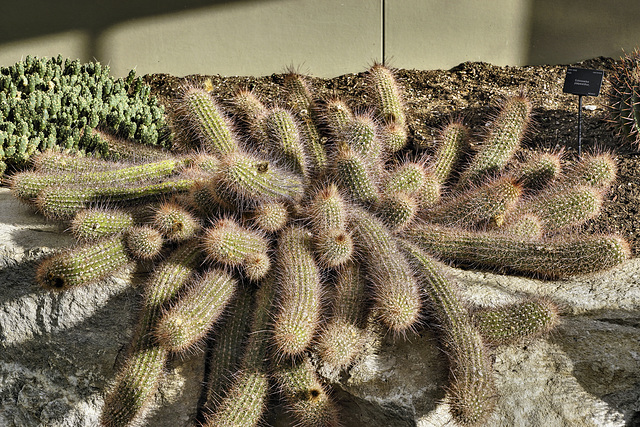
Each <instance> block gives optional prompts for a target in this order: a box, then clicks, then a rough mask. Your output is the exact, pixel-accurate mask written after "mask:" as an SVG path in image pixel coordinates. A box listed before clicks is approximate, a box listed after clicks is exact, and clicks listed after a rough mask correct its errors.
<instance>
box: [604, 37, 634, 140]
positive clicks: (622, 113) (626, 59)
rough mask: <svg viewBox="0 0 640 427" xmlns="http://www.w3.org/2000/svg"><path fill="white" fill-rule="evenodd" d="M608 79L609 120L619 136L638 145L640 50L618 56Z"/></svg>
mask: <svg viewBox="0 0 640 427" xmlns="http://www.w3.org/2000/svg"><path fill="white" fill-rule="evenodd" d="M609 80H610V81H611V89H610V91H609V100H608V103H609V118H610V122H611V124H612V126H613V128H614V129H615V130H616V131H617V132H618V134H619V135H620V137H622V138H623V139H624V140H626V141H628V142H629V143H631V144H635V145H636V148H637V147H640V51H638V50H637V49H636V50H634V51H633V52H632V53H629V54H626V55H625V56H623V57H622V58H620V62H619V63H618V64H617V65H616V67H615V69H614V71H613V72H612V73H611V76H610V77H609Z"/></svg>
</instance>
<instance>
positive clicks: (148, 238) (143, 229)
mask: <svg viewBox="0 0 640 427" xmlns="http://www.w3.org/2000/svg"><path fill="white" fill-rule="evenodd" d="M125 239H126V245H127V251H128V253H129V255H131V257H132V258H134V259H138V260H149V259H153V258H155V257H157V256H158V255H159V254H160V251H161V250H162V246H163V244H164V238H163V237H162V234H160V232H159V231H158V230H156V229H155V228H152V227H149V226H148V225H140V226H133V227H130V228H128V229H127V231H126V234H125Z"/></svg>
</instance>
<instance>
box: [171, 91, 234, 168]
mask: <svg viewBox="0 0 640 427" xmlns="http://www.w3.org/2000/svg"><path fill="white" fill-rule="evenodd" d="M178 111H179V114H180V116H181V118H182V119H183V120H185V122H186V123H187V126H188V127H189V128H190V129H191V130H192V131H193V132H194V133H195V134H196V136H197V138H198V140H199V141H200V144H201V145H202V147H203V148H204V149H205V150H207V151H209V152H210V153H212V154H215V155H226V154H229V153H232V152H234V151H236V150H237V149H238V143H237V141H236V139H235V136H234V134H233V132H232V130H231V125H230V123H229V121H228V119H227V118H226V116H225V115H224V113H223V111H222V109H221V108H220V106H219V105H218V104H217V103H216V102H215V101H214V100H213V98H212V97H211V95H210V94H209V92H207V91H206V90H205V89H199V88H196V87H186V88H184V90H183V93H182V95H181V96H180V98H179V101H178Z"/></svg>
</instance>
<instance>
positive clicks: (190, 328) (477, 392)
mask: <svg viewBox="0 0 640 427" xmlns="http://www.w3.org/2000/svg"><path fill="white" fill-rule="evenodd" d="M368 75H369V79H368V80H367V82H368V84H369V86H370V87H369V89H370V90H369V92H368V99H370V100H371V105H365V106H364V107H368V109H369V110H370V111H371V112H372V113H371V115H361V114H354V113H353V111H354V110H352V109H351V108H350V106H349V105H348V104H347V102H345V101H343V100H340V99H337V98H334V99H329V100H326V99H325V100H319V99H317V95H315V94H314V93H313V92H312V91H311V87H312V86H311V85H310V84H309V80H307V79H305V78H303V77H302V76H298V75H289V76H287V77H285V78H284V80H283V86H284V87H283V93H284V94H285V96H284V98H285V101H284V102H281V101H280V100H268V101H267V100H265V101H264V102H263V100H261V99H260V97H259V95H260V94H258V93H254V92H250V91H246V90H240V91H238V92H236V94H235V96H234V97H233V99H232V100H231V103H230V104H231V105H230V106H229V107H225V105H226V104H224V103H222V102H218V100H217V99H216V96H217V94H214V93H210V92H208V91H207V89H201V88H197V87H194V86H189V87H188V88H186V89H185V90H184V91H181V92H180V95H179V99H177V101H176V105H175V106H174V107H173V110H172V113H175V114H176V115H177V116H178V118H179V119H180V120H177V121H176V125H177V126H178V127H180V129H178V130H177V135H180V138H181V142H182V144H183V145H184V147H191V148H190V149H191V152H190V154H188V155H186V156H185V155H184V154H182V155H180V156H178V155H177V154H170V153H166V152H156V153H155V154H150V155H149V159H148V160H145V161H142V162H138V163H135V162H132V161H124V162H116V161H101V160H96V159H94V158H89V157H83V156H71V155H69V154H52V153H49V152H46V153H43V154H41V155H39V156H37V157H36V158H35V160H34V165H35V170H34V171H29V172H23V173H21V174H16V175H14V176H13V177H12V179H11V182H12V187H13V191H14V194H15V195H16V196H17V197H18V198H20V199H21V200H24V201H25V202H28V203H31V204H32V205H33V206H34V207H35V208H36V209H38V210H39V211H40V212H41V213H42V214H44V215H46V216H47V217H50V218H53V219H59V220H67V219H71V218H74V220H73V230H74V233H75V234H76V235H77V237H78V240H82V241H83V242H85V243H82V245H80V246H78V247H77V248H76V249H71V250H68V251H64V252H61V253H60V254H56V255H53V256H51V257H49V258H47V259H46V260H45V261H43V263H42V264H41V266H40V268H39V273H38V280H39V282H40V283H41V284H42V285H43V286H45V287H47V288H54V289H66V288H68V287H71V286H78V285H82V284H84V283H91V282H94V281H97V280H100V279H102V278H104V277H106V276H107V275H109V274H111V273H112V272H114V271H116V270H117V269H119V268H121V267H122V266H123V265H125V264H128V263H130V262H131V261H132V260H133V261H135V262H141V263H143V265H145V266H148V265H150V264H154V265H156V268H155V270H154V272H153V273H152V274H150V275H149V277H148V280H147V284H146V286H145V296H144V299H143V301H142V304H141V305H142V307H141V309H140V312H141V315H140V323H139V326H138V328H137V332H136V336H135V337H134V342H133V345H132V350H131V353H130V355H129V358H128V361H127V362H126V363H125V364H124V365H123V367H122V369H121V373H120V374H119V375H118V378H117V380H116V385H115V386H114V388H113V390H112V391H111V392H110V393H109V395H108V396H107V399H106V402H107V404H106V405H105V410H104V414H103V417H102V422H103V424H105V425H114V426H115V425H121V426H124V425H131V423H135V422H138V420H140V419H142V418H143V416H144V413H145V409H146V407H147V406H148V401H149V399H150V397H151V396H152V395H153V393H155V390H156V389H157V385H158V382H159V381H160V373H161V372H162V368H163V366H164V363H165V362H166V360H167V358H168V357H170V356H171V354H173V353H182V352H184V351H185V350H187V349H198V348H199V347H201V345H202V342H203V337H204V336H205V335H207V334H208V333H209V332H211V333H212V335H213V336H214V337H215V338H214V351H213V355H214V356H212V359H211V363H213V364H215V365H216V366H215V367H213V368H212V370H211V372H212V374H211V377H210V378H209V381H208V385H207V387H208V390H207V393H206V395H207V403H206V408H207V409H206V414H204V417H203V418H204V419H205V425H208V426H214V425H216V426H217V425H225V426H226V425H229V426H233V425H238V426H255V425H260V423H261V422H264V419H263V418H264V413H265V411H266V410H267V404H268V402H269V395H270V390H273V387H274V386H277V387H278V389H279V390H280V391H281V392H282V393H281V397H282V398H283V400H284V401H285V403H286V405H287V406H288V407H289V409H290V411H291V413H292V415H293V417H294V418H295V419H296V422H298V423H300V425H314V426H315V425H329V426H331V425H334V424H335V421H336V414H335V408H333V406H332V405H331V403H330V401H329V399H328V396H327V393H326V392H327V389H326V388H325V385H324V384H323V383H322V380H321V379H320V378H319V377H318V375H317V374H316V368H317V366H316V365H315V363H316V362H317V363H318V364H320V365H322V366H323V367H324V368H329V370H331V371H334V372H335V371H339V370H342V369H349V368H350V367H351V366H352V365H353V364H354V363H356V361H357V359H358V356H359V355H360V354H361V351H362V350H363V348H364V347H365V346H364V345H363V344H364V343H365V341H366V340H368V339H370V338H371V337H372V336H373V334H375V333H377V332H379V333H382V334H385V333H390V334H392V335H394V336H395V337H396V338H398V339H399V338H402V337H404V336H408V335H411V334H412V333H413V332H414V331H416V330H418V329H419V328H421V327H423V326H424V325H423V324H422V322H421V320H423V319H426V318H427V312H429V313H431V314H433V318H434V319H435V322H436V323H437V324H438V329H437V330H438V333H439V335H440V344H441V346H442V347H443V348H445V349H446V351H445V353H446V354H447V357H448V358H449V366H450V369H451V379H450V385H449V387H448V388H447V397H446V401H447V402H448V403H449V405H450V408H451V413H452V416H453V418H454V419H455V421H456V422H457V423H459V424H462V425H480V424H482V423H483V422H485V421H486V420H487V419H488V417H489V416H490V415H491V413H492V409H493V407H494V406H495V399H496V398H497V397H496V392H495V388H494V385H493V379H492V374H491V372H492V370H491V365H490V357H489V352H490V348H489V347H487V346H486V345H485V343H484V341H483V340H485V339H486V340H487V341H488V342H489V343H492V344H493V343H498V344H499V343H500V342H506V339H505V340H503V341H500V340H501V339H502V338H500V339H498V338H490V334H491V333H493V332H495V331H499V330H513V331H514V332H513V334H512V336H511V338H518V337H521V336H525V335H531V334H532V332H531V331H532V330H533V329H536V328H537V329H536V331H537V332H535V333H534V334H539V333H544V331H546V330H548V329H550V328H551V327H553V325H555V323H556V321H555V320H553V319H555V317H553V319H552V320H549V321H546V323H545V322H544V321H542V320H540V319H543V318H544V314H540V313H542V311H544V308H545V307H547V309H548V310H547V311H548V312H551V311H553V310H552V309H551V308H549V307H552V306H551V305H547V306H545V307H542V306H539V307H538V308H539V310H538V309H536V308H535V307H534V306H531V307H529V306H525V305H521V306H519V307H516V308H509V307H507V308H503V309H502V311H501V312H496V313H495V315H491V316H492V317H491V316H490V315H489V314H486V315H485V314H482V313H484V312H483V311H482V310H476V309H475V308H473V307H469V306H468V305H467V303H465V302H463V300H462V298H460V296H459V295H458V293H457V290H456V287H455V283H453V282H451V281H450V280H449V279H448V278H446V277H445V276H443V275H442V273H441V270H440V268H439V267H438V264H437V262H436V261H434V257H435V258H439V259H441V260H443V261H447V262H451V263H457V264H460V265H465V266H473V267H476V268H486V269H490V270H502V271H506V272H510V273H512V272H515V273H518V274H528V275H533V276H538V277H543V278H545V277H559V276H562V277H564V276H569V275H575V274H586V273H591V272H594V271H599V270H603V269H607V268H610V267H613V266H616V265H618V264H620V263H621V262H623V261H624V260H625V259H627V258H628V256H629V250H628V247H627V244H626V242H625V241H624V240H623V239H621V238H620V237H617V236H609V235H585V234H583V233H581V232H580V230H579V229H578V228H577V227H576V226H577V225H579V224H581V223H582V222H584V220H585V219H587V218H591V217H593V216H594V215H596V214H597V212H598V207H599V206H600V202H601V201H602V198H603V197H604V195H605V194H606V191H607V188H608V187H609V186H610V185H611V183H612V182H613V180H614V179H615V162H614V161H613V159H612V157H611V156H609V155H606V154H600V155H590V156H585V157H584V158H583V159H582V160H581V161H580V162H574V163H572V164H569V165H567V164H563V163H562V162H561V159H560V157H559V156H558V155H555V154H552V155H542V154H539V153H532V154H531V155H530V156H528V157H523V156H522V155H521V153H518V152H517V151H518V146H519V144H520V141H521V139H522V137H523V135H524V131H525V128H526V127H527V124H528V122H529V113H530V110H531V105H530V103H529V101H527V100H526V99H525V98H524V97H522V96H517V97H513V98H509V99H507V100H506V101H505V102H504V105H503V107H502V109H501V112H500V113H499V114H498V116H497V117H496V119H495V120H494V122H493V125H492V127H491V129H490V131H489V133H488V135H487V136H486V137H485V139H484V141H483V142H482V144H481V148H480V150H479V151H478V152H477V153H475V155H473V156H471V159H470V160H469V161H468V162H467V163H465V162H464V159H465V158H464V156H463V154H462V152H463V149H464V147H465V146H466V144H467V139H468V135H469V134H470V133H471V132H470V131H469V130H468V129H467V128H466V127H465V126H464V125H463V124H462V123H460V122H454V123H451V124H449V125H448V126H446V127H445V128H444V129H443V130H442V132H441V135H440V138H439V142H440V144H439V145H438V146H436V147H431V151H428V152H410V151H411V150H412V147H411V141H410V140H409V139H408V137H407V136H408V135H410V132H409V129H408V125H407V123H409V122H410V121H409V120H408V119H407V117H408V114H411V112H408V111H406V110H405V107H404V105H403V102H402V91H401V89H400V88H401V85H400V84H398V82H397V81H396V78H395V75H394V73H392V72H391V71H390V70H388V69H386V68H384V67H381V66H379V65H377V66H374V67H372V69H371V70H370V71H369V72H368ZM355 111H359V110H355ZM13 126H17V125H13ZM314 132H316V133H318V137H319V139H318V140H315V139H314V138H316V136H315V134H314ZM105 138H106V137H105ZM106 139H108V138H106ZM394 141H395V142H394ZM401 148H402V150H403V151H406V153H405V152H403V153H400V154H396V152H397V151H398V150H400V149H401ZM461 165H462V166H461ZM566 189H569V190H566ZM96 205H97V206H100V209H94V208H95V206H96ZM198 277H199V278H200V279H198ZM188 283H191V285H189V286H187V287H185V284H188ZM196 283H197V284H196ZM234 293H235V294H237V295H236V297H233V296H232V294H234ZM234 298H236V299H234ZM536 310H537V311H536ZM225 313H226V314H225ZM487 313H488V312H487ZM473 316H475V317H473ZM553 316H555V312H553ZM481 317H482V318H484V317H491V319H493V320H491V322H492V323H491V325H492V326H491V327H488V329H487V328H485V327H484V326H482V324H483V323H482V321H481V320H480V318H481ZM547 318H549V319H550V318H551V317H550V316H547ZM474 319H475V320H476V322H475V323H474V321H473V320H474ZM218 324H219V325H218ZM372 324H376V325H377V328H376V329H375V332H374V329H372V328H370V329H366V325H369V326H370V325H372ZM531 325H538V326H536V327H535V328H534V326H531ZM540 325H543V326H540ZM544 325H546V326H544ZM501 328H502V329H501ZM511 338H509V339H511ZM312 361H313V363H312ZM227 370H228V371H227ZM323 372H326V371H324V370H323Z"/></svg>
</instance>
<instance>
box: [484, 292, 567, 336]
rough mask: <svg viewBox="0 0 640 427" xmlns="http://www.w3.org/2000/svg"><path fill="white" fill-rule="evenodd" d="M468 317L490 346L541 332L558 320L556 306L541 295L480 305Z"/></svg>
mask: <svg viewBox="0 0 640 427" xmlns="http://www.w3.org/2000/svg"><path fill="white" fill-rule="evenodd" d="M472 318H473V322H474V324H475V325H476V327H477V328H478V330H479V331H480V334H481V335H482V338H483V339H484V340H485V342H487V343H488V344H490V345H494V346H498V345H505V344H512V343H516V342H520V341H523V340H530V339H533V338H535V337H538V336H541V335H544V334H546V333H548V332H549V331H551V330H552V329H553V328H554V327H555V326H556V325H557V324H558V322H559V319H558V307H557V306H556V305H555V304H553V303H552V302H551V301H548V300H546V299H542V298H531V299H527V300H524V301H520V302H517V303H514V304H509V305H505V306H502V307H484V308H481V309H478V310H475V311H474V312H473V315H472Z"/></svg>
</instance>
